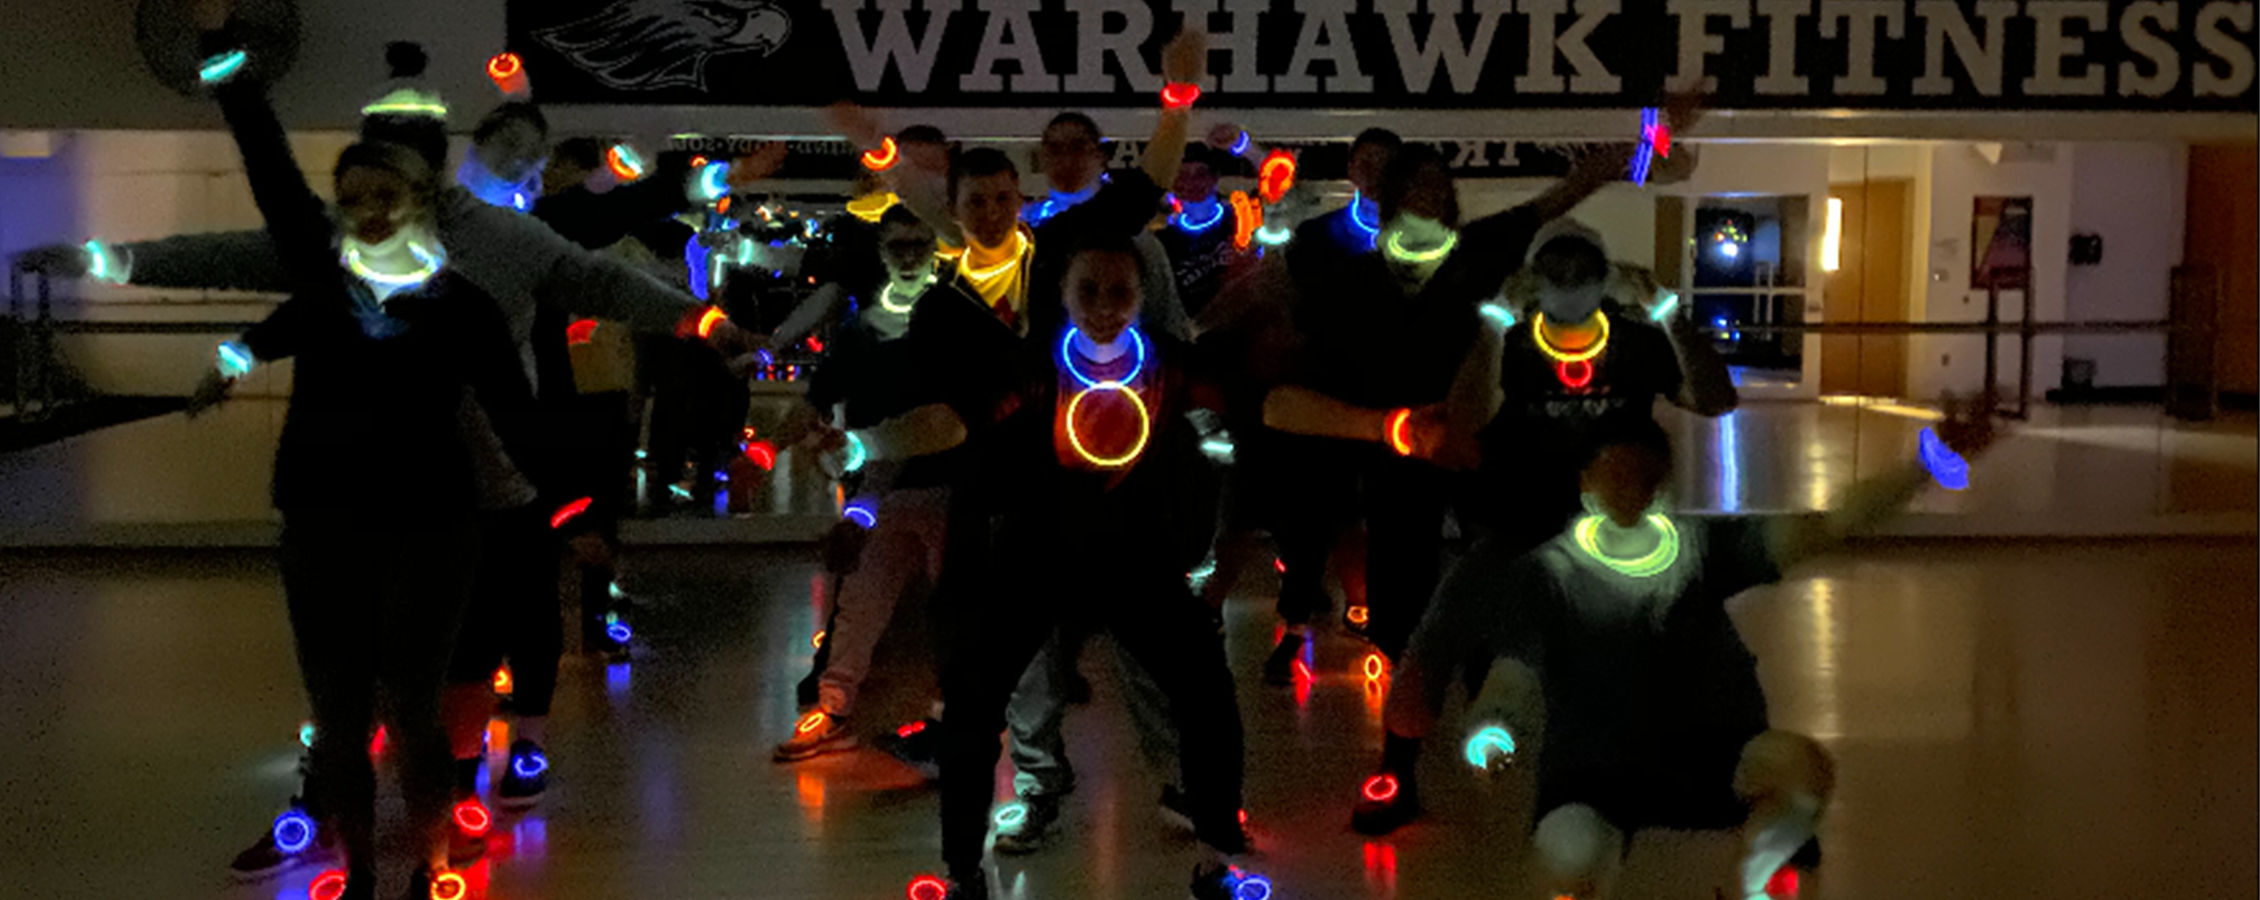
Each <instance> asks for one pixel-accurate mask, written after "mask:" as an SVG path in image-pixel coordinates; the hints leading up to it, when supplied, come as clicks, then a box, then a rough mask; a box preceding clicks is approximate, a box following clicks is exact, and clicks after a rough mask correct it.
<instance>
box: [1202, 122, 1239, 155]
mask: <svg viewBox="0 0 2260 900" xmlns="http://www.w3.org/2000/svg"><path fill="white" fill-rule="evenodd" d="M1245 133H1246V132H1244V131H1242V130H1241V129H1240V126H1238V125H1234V124H1232V123H1230V122H1218V123H1216V126H1215V127H1213V128H1210V129H1209V130H1208V138H1207V140H1208V145H1209V146H1211V147H1215V148H1216V149H1218V150H1222V151H1224V152H1226V153H1230V152H1232V148H1233V147H1234V146H1236V145H1238V144H1239V143H1240V135H1242V134H1245Z"/></svg>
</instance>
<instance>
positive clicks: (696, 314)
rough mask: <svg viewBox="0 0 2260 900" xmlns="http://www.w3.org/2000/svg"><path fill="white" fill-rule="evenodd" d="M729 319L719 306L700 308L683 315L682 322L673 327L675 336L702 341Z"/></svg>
mask: <svg viewBox="0 0 2260 900" xmlns="http://www.w3.org/2000/svg"><path fill="white" fill-rule="evenodd" d="M729 317H730V316H729V314H728V313H725V312H723V311H722V308H721V307H719V306H701V307H698V308H696V309H693V310H691V311H690V312H689V313H686V314H684V316H683V320H682V321H681V322H680V323H678V324H677V325H676V326H675V334H677V335H678V336H681V337H696V338H698V339H700V340H704V339H706V338H707V337H709V336H711V335H713V334H714V326H716V325H719V324H721V323H722V321H723V320H725V319H728V318H729Z"/></svg>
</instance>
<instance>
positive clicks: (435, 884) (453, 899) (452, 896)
mask: <svg viewBox="0 0 2260 900" xmlns="http://www.w3.org/2000/svg"><path fill="white" fill-rule="evenodd" d="M469 893H471V886H470V885H468V884H465V883H464V882H463V876H461V875H457V874H455V873H453V872H441V873H439V874H437V875H433V876H432V900H463V898H464V896H466V895H468V894H469Z"/></svg>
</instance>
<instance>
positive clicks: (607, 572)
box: [564, 391, 637, 644]
mask: <svg viewBox="0 0 2260 900" xmlns="http://www.w3.org/2000/svg"><path fill="white" fill-rule="evenodd" d="M565 425H566V428H567V431H568V434H569V435H570V438H569V439H568V440H567V441H566V442H565V448H564V452H565V454H566V457H565V464H566V465H567V466H568V467H569V469H570V471H571V475H570V478H571V482H572V483H573V484H574V485H576V486H577V489H578V490H579V491H585V492H586V496H587V497H588V498H589V508H588V511H587V512H584V513H582V514H581V515H580V517H579V518H578V519H576V520H575V521H574V523H573V525H572V526H571V527H570V528H569V529H568V530H569V531H570V530H578V531H581V532H587V533H594V534H595V535H596V536H597V537H598V538H599V539H600V540H602V541H603V542H604V546H605V549H606V556H607V557H613V556H616V555H617V554H618V552H619V549H620V518H621V516H622V514H623V513H624V511H625V509H626V505H627V500H628V496H629V493H630V485H632V484H633V483H634V478H633V476H634V473H635V468H636V431H637V427H636V404H635V398H634V395H632V394H630V393H629V392H627V391H605V392H602V393H593V394H580V395H577V396H575V397H574V398H573V400H572V406H571V411H570V413H569V414H568V416H567V420H566V423H565ZM616 574H617V573H616V572H615V571H614V566H613V564H612V563H610V562H607V563H604V564H592V565H586V566H583V567H582V568H581V572H580V578H579V579H578V580H579V583H580V586H581V638H582V642H583V643H584V644H592V643H595V639H596V637H597V636H599V635H602V634H603V633H604V614H605V612H607V611H609V610H611V609H612V582H613V580H614V578H615V576H616Z"/></svg>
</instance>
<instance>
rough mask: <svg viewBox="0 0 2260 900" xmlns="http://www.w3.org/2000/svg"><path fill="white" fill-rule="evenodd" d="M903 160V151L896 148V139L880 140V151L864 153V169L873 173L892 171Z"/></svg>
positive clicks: (885, 138)
mask: <svg viewBox="0 0 2260 900" xmlns="http://www.w3.org/2000/svg"><path fill="white" fill-rule="evenodd" d="M901 159H902V152H901V149H900V148H898V147H896V146H895V139H894V138H891V137H883V138H880V139H879V149H876V150H865V151H863V167H864V168H866V169H870V170H871V171H873V172H884V171H886V170H888V169H892V168H894V167H895V163H896V162H898V161H900V160H901Z"/></svg>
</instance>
